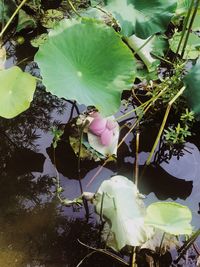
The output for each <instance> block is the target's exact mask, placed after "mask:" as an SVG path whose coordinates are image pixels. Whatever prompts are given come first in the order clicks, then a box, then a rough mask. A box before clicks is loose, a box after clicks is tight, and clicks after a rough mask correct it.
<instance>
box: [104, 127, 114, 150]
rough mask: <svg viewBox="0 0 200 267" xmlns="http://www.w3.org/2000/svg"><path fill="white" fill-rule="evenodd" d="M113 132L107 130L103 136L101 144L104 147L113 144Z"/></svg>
mask: <svg viewBox="0 0 200 267" xmlns="http://www.w3.org/2000/svg"><path fill="white" fill-rule="evenodd" d="M112 138H113V131H112V130H109V129H105V130H104V131H103V133H102V134H101V143H102V145H103V146H109V145H110V144H111V143H112Z"/></svg>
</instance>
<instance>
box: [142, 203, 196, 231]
mask: <svg viewBox="0 0 200 267" xmlns="http://www.w3.org/2000/svg"><path fill="white" fill-rule="evenodd" d="M191 220H192V213H191V211H190V209H189V208H188V207H186V206H183V205H180V204H178V203H173V202H155V203H153V204H151V205H149V206H148V207H147V215H146V217H145V224H147V225H150V226H153V227H155V228H158V229H160V230H163V231H164V232H166V233H169V234H172V235H190V234H191V233H192V226H191Z"/></svg>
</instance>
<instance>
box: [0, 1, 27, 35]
mask: <svg viewBox="0 0 200 267" xmlns="http://www.w3.org/2000/svg"><path fill="white" fill-rule="evenodd" d="M26 2H27V0H23V1H22V2H21V4H20V5H19V6H18V7H17V8H16V10H15V12H14V13H13V14H12V16H11V17H10V19H9V20H8V22H7V23H6V25H5V27H4V28H3V29H2V31H1V32H0V38H2V36H3V34H4V32H5V31H6V30H7V28H8V27H9V25H10V24H11V22H12V20H13V19H14V17H15V16H16V15H17V13H18V12H19V10H20V9H21V8H22V6H23V5H24V4H25V3H26Z"/></svg>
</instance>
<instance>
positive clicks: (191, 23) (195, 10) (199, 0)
mask: <svg viewBox="0 0 200 267" xmlns="http://www.w3.org/2000/svg"><path fill="white" fill-rule="evenodd" d="M199 3H200V0H197V2H196V6H195V9H194V12H193V14H192V18H191V20H190V24H189V27H188V30H187V34H186V37H185V42H184V44H183V48H182V52H181V57H182V58H183V56H184V53H185V48H186V45H187V42H188V39H189V36H190V32H191V30H192V25H193V22H194V19H195V17H196V14H197V11H198V6H199Z"/></svg>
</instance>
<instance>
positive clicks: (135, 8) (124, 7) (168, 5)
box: [104, 0, 177, 39]
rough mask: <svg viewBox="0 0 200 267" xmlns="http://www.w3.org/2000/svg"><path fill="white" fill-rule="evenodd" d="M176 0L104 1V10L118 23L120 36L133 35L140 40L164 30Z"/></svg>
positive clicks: (174, 7)
mask: <svg viewBox="0 0 200 267" xmlns="http://www.w3.org/2000/svg"><path fill="white" fill-rule="evenodd" d="M176 2H177V1H176V0H168V1H164V0H148V1H146V0H104V3H105V4H106V7H105V8H106V10H107V11H109V12H110V13H112V14H113V16H114V17H115V19H116V20H117V21H118V22H119V24H120V26H121V29H122V34H124V35H125V36H130V35H132V34H133V33H134V34H135V35H136V36H137V37H139V38H142V39H146V38H148V37H149V36H150V35H152V34H154V33H157V32H163V31H165V30H166V28H167V26H168V24H169V22H170V20H171V18H172V16H173V14H174V12H175V10H176Z"/></svg>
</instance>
